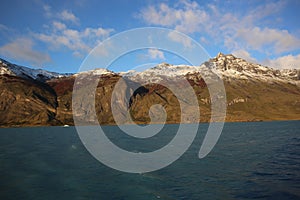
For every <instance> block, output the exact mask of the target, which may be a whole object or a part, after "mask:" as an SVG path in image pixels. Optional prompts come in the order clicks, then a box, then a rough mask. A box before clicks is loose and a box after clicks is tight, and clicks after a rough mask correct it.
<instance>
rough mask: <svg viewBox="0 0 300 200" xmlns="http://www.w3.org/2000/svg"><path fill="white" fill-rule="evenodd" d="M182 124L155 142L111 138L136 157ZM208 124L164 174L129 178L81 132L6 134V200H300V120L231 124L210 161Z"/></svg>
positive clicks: (2, 169) (2, 178)
mask: <svg viewBox="0 0 300 200" xmlns="http://www.w3.org/2000/svg"><path fill="white" fill-rule="evenodd" d="M176 128H177V127H176V125H167V126H166V127H165V128H164V129H163V132H161V133H159V134H158V135H157V136H155V137H153V138H151V139H143V140H142V139H133V138H130V136H127V135H124V134H121V133H120V130H119V129H118V128H117V127H115V126H107V127H105V128H104V129H105V131H106V133H107V135H108V136H109V138H110V139H111V140H112V141H114V142H115V143H116V144H117V145H119V146H120V147H122V148H124V149H128V150H130V151H145V152H146V151H153V150H155V149H157V148H161V147H162V146H164V145H165V144H167V143H168V141H170V140H171V139H172V137H173V136H174V134H175V132H176ZM206 129H207V124H201V125H200V129H199V133H198V134H197V137H196V139H195V140H194V143H193V144H192V145H191V147H190V148H189V149H188V151H187V152H186V153H185V154H184V155H183V156H182V157H181V158H180V159H178V160H177V161H176V162H174V163H173V164H171V165H170V166H168V167H166V168H164V169H161V170H159V171H155V172H151V173H145V174H128V173H123V172H119V171H116V170H113V169H111V168H109V167H107V166H105V165H103V164H101V163H100V162H98V161H97V160H96V159H94V158H93V157H92V156H91V155H90V154H89V153H88V152H87V150H86V149H85V147H84V146H83V145H82V143H81V142H80V140H79V137H78V135H77V133H76V131H75V129H74V127H70V128H62V127H39V128H9V129H0V199H136V200H141V199H197V200H198V199H300V121H286V122H257V123H256V122H253V123H226V124H225V127H224V130H223V133H222V135H221V137H220V139H219V141H218V143H217V145H216V146H215V148H214V149H213V151H212V152H211V153H210V154H209V155H208V156H207V157H205V158H203V159H198V152H199V148H200V145H201V143H202V140H203V136H204V134H205V130H206Z"/></svg>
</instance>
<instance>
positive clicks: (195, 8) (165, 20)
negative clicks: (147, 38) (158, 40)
mask: <svg viewBox="0 0 300 200" xmlns="http://www.w3.org/2000/svg"><path fill="white" fill-rule="evenodd" d="M179 5H180V6H178V8H177V7H170V6H168V5H167V4H165V3H161V4H159V5H158V6H149V7H147V8H145V9H143V10H142V11H141V12H140V14H139V16H140V17H141V18H142V19H143V20H144V21H145V22H147V23H148V24H151V25H161V26H166V27H172V28H173V27H174V28H175V29H176V30H178V31H181V32H184V33H194V32H196V31H201V29H202V28H203V27H204V26H205V25H206V23H207V22H209V16H208V15H207V13H206V12H205V11H204V10H203V9H201V8H200V7H199V5H198V4H197V3H196V2H187V1H181V2H180V3H179Z"/></svg>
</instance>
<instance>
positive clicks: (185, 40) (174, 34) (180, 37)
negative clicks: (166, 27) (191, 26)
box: [168, 31, 193, 48]
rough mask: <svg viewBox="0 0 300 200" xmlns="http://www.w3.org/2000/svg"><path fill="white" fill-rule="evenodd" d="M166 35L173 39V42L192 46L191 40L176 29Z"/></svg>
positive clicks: (186, 46) (188, 46)
mask: <svg viewBox="0 0 300 200" xmlns="http://www.w3.org/2000/svg"><path fill="white" fill-rule="evenodd" d="M168 37H169V38H170V39H171V40H172V41H174V42H178V43H181V44H182V45H183V46H184V47H185V48H192V46H193V45H192V40H191V39H190V38H189V37H187V36H183V35H182V34H181V33H179V32H177V31H172V32H170V33H169V34H168Z"/></svg>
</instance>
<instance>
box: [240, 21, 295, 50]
mask: <svg viewBox="0 0 300 200" xmlns="http://www.w3.org/2000/svg"><path fill="white" fill-rule="evenodd" d="M237 37H238V38H241V39H242V40H244V41H245V42H246V44H247V46H248V47H249V48H251V49H255V50H261V49H262V48H263V47H266V46H269V45H271V46H272V48H274V51H275V53H282V52H287V51H291V50H295V49H299V47H300V39H299V38H296V37H295V36H293V35H291V34H290V33H289V32H288V31H287V30H278V29H270V28H264V29H260V28H259V27H253V28H251V29H248V28H245V29H240V30H238V32H237Z"/></svg>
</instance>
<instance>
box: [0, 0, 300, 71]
mask: <svg viewBox="0 0 300 200" xmlns="http://www.w3.org/2000/svg"><path fill="white" fill-rule="evenodd" d="M299 9H300V1H297V0H294V1H289V0H287V1H260V0H257V1H256V0H252V1H231V0H225V1H224V0H223V1H219V0H214V1H188V0H178V1H155V0H152V1H150V0H145V1H140V0H110V1H96V0H92V1H89V0H81V1H80V0H78V1H63V2H62V1H43V0H33V1H22V0H18V1H16V0H9V1H4V2H1V18H0V57H1V58H4V59H7V60H8V61H11V62H13V63H17V64H20V65H25V66H29V67H32V68H44V69H47V70H51V71H58V72H76V71H77V70H78V68H79V66H80V65H81V63H82V61H83V60H84V58H85V57H86V56H87V55H88V54H89V52H90V51H91V50H92V49H93V48H94V47H95V46H96V45H97V44H99V43H100V42H101V41H103V40H105V39H107V38H109V37H111V36H113V35H115V34H118V33H120V32H122V31H126V30H129V29H133V28H141V27H149V26H154V27H163V28H169V29H174V30H176V31H179V32H182V33H184V34H187V35H188V36H189V37H191V38H192V39H194V40H195V41H197V42H199V43H200V44H201V45H202V46H203V47H204V49H205V50H206V51H207V52H208V54H209V55H210V56H212V57H214V56H216V54H217V53H218V52H224V53H233V54H234V55H236V56H238V57H242V58H245V59H247V60H248V61H251V62H257V63H261V64H264V65H268V66H271V67H274V68H279V69H280V68H300V22H299V19H300V14H299ZM177 42H182V45H183V46H184V48H189V45H188V43H186V41H179V40H177ZM160 62H168V63H172V64H181V63H184V62H185V61H184V60H182V59H180V58H178V57H176V56H174V55H172V54H170V53H168V52H164V51H162V50H159V49H148V50H141V51H140V52H138V53H137V52H135V53H131V54H130V56H127V58H125V59H123V60H122V59H120V60H118V61H117V62H115V63H116V64H118V65H120V66H117V67H116V68H115V70H118V71H126V70H128V69H130V68H135V67H136V66H140V65H143V63H160ZM97 67H103V66H97Z"/></svg>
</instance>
